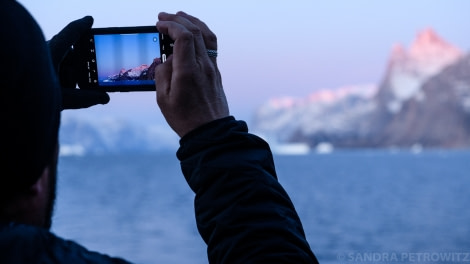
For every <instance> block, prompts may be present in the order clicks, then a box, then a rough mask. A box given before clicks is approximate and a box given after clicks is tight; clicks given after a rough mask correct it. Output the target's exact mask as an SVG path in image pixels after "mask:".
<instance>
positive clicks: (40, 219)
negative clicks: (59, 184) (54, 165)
mask: <svg viewBox="0 0 470 264" xmlns="http://www.w3.org/2000/svg"><path fill="white" fill-rule="evenodd" d="M49 177H50V169H49V166H47V167H45V168H44V170H43V172H42V174H41V177H39V179H38V180H37V181H36V182H35V183H34V184H33V185H32V186H30V187H29V188H28V189H26V190H25V191H23V192H22V193H20V194H18V196H17V197H16V198H14V199H13V200H12V201H11V202H9V203H8V204H7V205H6V206H5V207H4V208H3V212H1V213H2V215H3V216H4V217H5V218H6V219H5V220H7V221H13V222H17V223H22V224H29V225H35V226H43V225H44V221H45V216H46V212H45V210H44V208H45V206H46V204H47V199H48V181H49Z"/></svg>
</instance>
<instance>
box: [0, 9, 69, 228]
mask: <svg viewBox="0 0 470 264" xmlns="http://www.w3.org/2000/svg"><path fill="white" fill-rule="evenodd" d="M0 5H1V7H0V34H1V36H2V41H1V42H0V58H1V59H0V73H1V74H2V77H1V78H0V87H1V89H2V92H1V95H0V97H1V103H0V107H1V114H0V115H1V119H0V122H1V124H2V132H1V135H2V136H1V138H0V139H1V145H0V146H1V150H2V151H3V155H2V156H3V158H2V162H1V166H2V169H3V171H4V173H2V175H1V176H0V220H3V221H17V222H24V223H28V224H35V225H42V226H45V227H48V226H49V225H50V219H45V218H47V217H49V218H50V215H51V214H52V204H53V198H54V196H55V195H54V192H55V180H56V179H55V171H56V163H57V144H58V143H57V142H58V131H59V123H60V110H61V94H60V87H59V84H58V83H57V80H56V76H55V73H54V69H53V67H52V63H51V59H50V54H49V49H48V47H47V45H46V42H45V39H44V36H43V34H42V31H41V30H40V28H39V26H38V25H37V23H36V22H35V20H34V19H33V18H32V17H31V15H30V14H29V13H28V12H27V11H26V10H25V9H24V8H23V7H22V6H21V5H19V4H18V3H16V2H14V1H8V0H0ZM41 199H42V200H41ZM44 199H47V200H48V201H46V200H44ZM36 207H37V208H36ZM28 210H29V211H28ZM47 211H50V212H47ZM41 219H42V220H41Z"/></svg>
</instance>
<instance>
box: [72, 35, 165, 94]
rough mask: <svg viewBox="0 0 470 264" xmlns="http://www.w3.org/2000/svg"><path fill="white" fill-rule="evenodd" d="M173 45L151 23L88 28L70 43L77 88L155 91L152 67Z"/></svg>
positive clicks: (160, 61) (161, 59) (112, 90)
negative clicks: (75, 59) (79, 37)
mask: <svg viewBox="0 0 470 264" xmlns="http://www.w3.org/2000/svg"><path fill="white" fill-rule="evenodd" d="M173 45H174V42H173V41H172V40H171V39H170V37H169V36H168V35H165V34H161V33H159V32H158V30H157V28H156V27H155V26H139V27H111V28H92V29H91V30H90V31H89V33H87V34H85V36H83V37H82V38H81V39H80V40H79V41H78V42H77V43H76V44H75V45H74V46H73V51H74V53H75V56H76V58H77V63H78V65H77V71H78V77H77V78H78V80H77V83H78V87H79V88H80V89H94V90H101V91H106V92H132V91H155V80H154V75H155V67H156V66H157V65H158V64H160V63H163V62H165V60H166V58H167V57H168V56H169V55H171V54H172V53H173Z"/></svg>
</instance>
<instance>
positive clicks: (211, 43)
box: [176, 11, 217, 50]
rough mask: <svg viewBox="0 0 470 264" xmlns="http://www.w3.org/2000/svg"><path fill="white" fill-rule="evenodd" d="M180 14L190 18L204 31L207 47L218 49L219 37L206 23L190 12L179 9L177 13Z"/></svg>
mask: <svg viewBox="0 0 470 264" xmlns="http://www.w3.org/2000/svg"><path fill="white" fill-rule="evenodd" d="M176 14H177V15H178V16H182V17H184V18H186V19H187V20H189V21H190V22H191V23H193V24H194V25H196V26H197V27H199V29H200V30H201V33H202V37H203V39H204V43H205V46H206V48H207V49H213V50H217V37H216V35H215V34H214V33H213V32H212V31H211V30H210V29H209V27H208V26H207V24H206V23H204V22H202V21H201V20H199V19H198V18H197V17H193V16H191V15H189V14H186V13H185V12H183V11H179V12H178V13H176Z"/></svg>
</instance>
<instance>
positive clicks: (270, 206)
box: [177, 117, 318, 263]
mask: <svg viewBox="0 0 470 264" xmlns="http://www.w3.org/2000/svg"><path fill="white" fill-rule="evenodd" d="M180 145H181V146H180V149H179V150H178V153H177V156H178V158H179V159H180V161H181V168H182V171H183V174H184V176H185V178H186V180H187V182H188V184H189V186H190V187H191V189H192V190H193V191H194V192H195V193H196V197H195V213H196V222H197V227H198V230H199V233H200V234H201V236H202V238H203V240H204V241H205V242H206V244H207V245H208V249H207V252H208V258H209V262H210V263H318V262H317V260H316V258H315V256H314V254H313V252H312V251H311V249H310V247H309V245H308V242H307V240H306V237H305V234H304V231H303V228H302V224H301V222H300V219H299V217H298V215H297V213H296V211H295V208H294V205H293V204H292V202H291V200H290V198H289V196H288V195H287V193H286V192H285V190H284V189H283V188H282V186H281V185H280V184H279V182H278V181H277V176H276V172H275V168H274V161H273V157H272V154H271V151H270V148H269V146H268V144H267V143H266V142H265V141H264V140H262V139H261V138H259V137H257V136H255V135H252V134H250V133H248V128H247V126H246V124H245V122H243V121H236V120H235V119H234V118H233V117H227V118H223V119H220V120H216V121H213V122H211V123H209V124H206V125H205V126H203V127H200V128H198V129H196V130H194V131H192V132H191V133H189V134H188V135H186V136H184V137H183V138H182V139H181V141H180Z"/></svg>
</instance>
